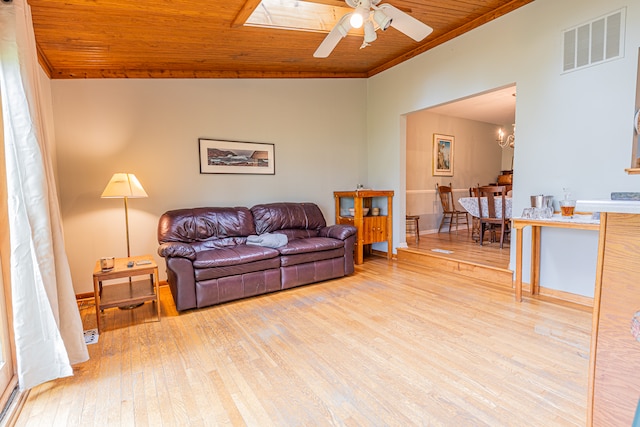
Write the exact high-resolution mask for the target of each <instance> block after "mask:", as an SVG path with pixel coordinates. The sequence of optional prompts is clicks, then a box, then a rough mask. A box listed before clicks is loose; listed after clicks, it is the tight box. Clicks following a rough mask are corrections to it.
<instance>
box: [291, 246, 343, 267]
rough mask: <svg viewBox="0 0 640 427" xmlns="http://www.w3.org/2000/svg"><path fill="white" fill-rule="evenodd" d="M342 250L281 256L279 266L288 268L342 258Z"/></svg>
mask: <svg viewBox="0 0 640 427" xmlns="http://www.w3.org/2000/svg"><path fill="white" fill-rule="evenodd" d="M343 257H344V248H338V249H331V250H329V251H316V252H306V253H301V254H295V255H282V256H281V257H280V265H281V266H282V267H288V266H291V265H299V264H306V263H308V262H315V261H322V260H325V259H331V258H343Z"/></svg>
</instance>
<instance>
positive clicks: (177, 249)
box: [158, 242, 196, 261]
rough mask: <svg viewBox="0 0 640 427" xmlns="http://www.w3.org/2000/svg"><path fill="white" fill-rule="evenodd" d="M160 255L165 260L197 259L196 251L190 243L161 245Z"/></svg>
mask: <svg viewBox="0 0 640 427" xmlns="http://www.w3.org/2000/svg"><path fill="white" fill-rule="evenodd" d="M158 255H160V256H161V257H163V258H175V257H179V258H188V259H190V260H192V261H193V260H194V259H196V250H195V249H194V248H193V246H191V245H189V244H188V243H181V242H168V243H163V244H161V245H160V247H159V248H158Z"/></svg>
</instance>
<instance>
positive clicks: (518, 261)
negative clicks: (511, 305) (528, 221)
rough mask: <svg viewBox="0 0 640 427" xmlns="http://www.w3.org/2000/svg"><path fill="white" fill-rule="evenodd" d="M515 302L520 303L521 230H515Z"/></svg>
mask: <svg viewBox="0 0 640 427" xmlns="http://www.w3.org/2000/svg"><path fill="white" fill-rule="evenodd" d="M516 301H518V302H521V301H522V228H516Z"/></svg>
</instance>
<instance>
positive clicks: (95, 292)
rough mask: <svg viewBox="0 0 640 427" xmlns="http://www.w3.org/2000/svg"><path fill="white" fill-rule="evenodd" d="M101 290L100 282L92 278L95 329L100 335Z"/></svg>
mask: <svg viewBox="0 0 640 427" xmlns="http://www.w3.org/2000/svg"><path fill="white" fill-rule="evenodd" d="M101 290H102V282H101V281H99V280H98V279H97V278H95V277H94V278H93V299H94V303H95V305H96V327H97V328H98V334H100V291H101Z"/></svg>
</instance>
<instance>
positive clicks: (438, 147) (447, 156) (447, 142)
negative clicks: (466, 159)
mask: <svg viewBox="0 0 640 427" xmlns="http://www.w3.org/2000/svg"><path fill="white" fill-rule="evenodd" d="M454 142H455V138H454V137H453V136H451V135H441V134H439V133H434V134H433V176H453V153H454V151H453V146H454Z"/></svg>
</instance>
